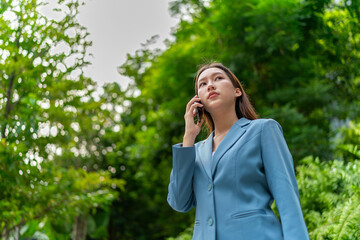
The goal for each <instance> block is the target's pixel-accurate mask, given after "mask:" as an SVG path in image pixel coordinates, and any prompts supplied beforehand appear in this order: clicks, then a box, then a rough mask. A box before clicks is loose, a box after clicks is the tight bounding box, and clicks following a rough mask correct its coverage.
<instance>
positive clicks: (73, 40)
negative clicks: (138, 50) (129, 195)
mask: <svg viewBox="0 0 360 240" xmlns="http://www.w3.org/2000/svg"><path fill="white" fill-rule="evenodd" d="M81 4H82V3H81V2H80V1H77V0H74V1H72V0H68V1H64V0H59V1H58V3H57V9H55V10H56V11H57V12H59V13H61V19H60V20H57V21H56V20H54V19H51V18H49V17H46V16H44V15H42V14H40V13H39V8H40V7H41V6H44V5H46V3H45V2H40V1H37V0H20V1H12V0H5V1H2V2H1V10H0V12H1V17H0V35H1V36H0V39H1V40H0V56H1V58H0V76H1V82H0V83H1V85H0V86H1V92H0V111H1V112H0V113H1V116H2V117H1V121H0V124H1V129H0V136H1V141H0V165H1V168H0V182H1V183H0V187H1V189H2V190H1V193H0V229H1V232H2V238H3V239H8V238H9V237H11V236H13V237H15V238H17V237H18V236H19V235H20V234H22V235H23V236H25V237H26V236H28V237H31V236H32V235H33V234H35V233H36V232H37V231H44V232H45V233H46V234H47V235H48V237H50V238H52V239H67V238H68V236H69V235H71V229H72V227H71V225H70V227H69V226H68V225H69V223H74V222H75V224H74V239H85V236H86V234H87V232H88V231H86V227H81V224H79V223H81V222H82V223H84V222H85V225H87V224H86V221H87V219H88V218H89V217H91V215H93V216H95V213H96V210H100V209H104V210H105V211H106V210H107V211H108V208H107V206H108V205H109V204H110V203H111V201H113V200H114V199H115V198H116V196H117V194H118V193H117V192H116V191H115V189H113V188H116V187H118V188H122V187H123V185H124V182H123V181H122V180H117V179H111V172H110V171H103V170H101V169H98V168H97V167H96V164H98V165H99V163H98V162H99V159H100V160H101V156H102V155H104V153H102V152H99V150H100V151H102V150H103V149H101V147H99V146H96V142H97V138H96V137H97V136H101V133H102V131H101V129H98V128H97V127H94V125H98V123H99V122H101V121H103V120H104V119H103V118H102V119H99V120H97V119H94V116H95V117H96V116H101V108H100V106H101V105H102V103H103V102H100V101H98V100H96V95H95V87H96V85H95V83H94V82H92V81H91V79H89V78H86V77H85V76H84V75H83V72H82V68H83V67H84V66H86V65H88V64H89V62H88V61H87V60H86V57H87V55H86V50H87V48H88V47H89V46H90V45H91V42H90V41H89V40H88V39H87V36H88V35H89V33H88V32H87V31H86V29H85V28H84V27H82V26H81V25H79V23H78V22H77V20H76V15H77V14H78V8H79V6H81ZM98 130H99V131H98ZM99 148H100V149H99ZM96 150H98V151H96ZM110 150H111V149H109V151H110ZM100 212H101V211H100ZM59 216H61V217H59ZM59 219H63V220H59ZM92 230H93V233H94V231H95V229H92ZM94 234H95V233H94Z"/></svg>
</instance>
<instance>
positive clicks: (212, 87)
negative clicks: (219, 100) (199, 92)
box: [207, 81, 215, 91]
mask: <svg viewBox="0 0 360 240" xmlns="http://www.w3.org/2000/svg"><path fill="white" fill-rule="evenodd" d="M207 87H208V91H211V90H212V89H215V86H214V84H213V82H212V81H209V83H208V86H207Z"/></svg>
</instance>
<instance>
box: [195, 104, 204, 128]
mask: <svg viewBox="0 0 360 240" xmlns="http://www.w3.org/2000/svg"><path fill="white" fill-rule="evenodd" d="M198 103H201V101H199V102H198ZM195 110H196V117H197V119H198V123H199V122H200V121H201V115H202V111H203V109H202V107H196V108H195Z"/></svg>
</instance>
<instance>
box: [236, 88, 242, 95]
mask: <svg viewBox="0 0 360 240" xmlns="http://www.w3.org/2000/svg"><path fill="white" fill-rule="evenodd" d="M241 95H242V92H241V90H240V88H235V97H240V96H241Z"/></svg>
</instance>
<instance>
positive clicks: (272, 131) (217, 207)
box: [167, 63, 309, 240]
mask: <svg viewBox="0 0 360 240" xmlns="http://www.w3.org/2000/svg"><path fill="white" fill-rule="evenodd" d="M195 91H196V94H197V95H196V96H195V97H193V98H192V99H191V100H190V101H189V103H188V104H187V106H186V113H185V116H184V118H185V134H184V137H183V143H182V144H176V145H173V148H172V149H173V169H172V172H171V176H170V184H169V193H168V198H167V200H168V203H169V205H170V206H171V207H172V208H173V209H175V210H176V211H179V212H187V211H189V210H190V209H192V208H193V207H194V206H196V216H195V224H194V233H193V239H203V240H212V239H217V240H231V239H248V240H265V239H266V240H272V239H274V240H280V239H284V240H289V239H292V240H293V239H299V240H305V239H309V236H308V232H307V228H306V225H305V222H304V219H303V215H302V211H301V206H300V202H299V193H298V186H297V182H296V178H295V173H294V166H293V160H292V156H291V154H290V152H289V150H288V147H287V145H286V142H285V139H284V137H283V134H282V129H281V126H280V125H279V124H278V123H277V122H276V121H275V120H272V119H257V115H256V113H255V111H254V109H253V107H252V106H251V104H250V102H249V100H248V98H247V96H246V94H245V91H244V89H243V88H242V86H241V84H240V82H239V80H238V79H237V78H236V77H235V75H234V74H233V73H232V72H231V71H230V70H229V69H228V68H226V67H225V66H223V65H222V64H219V63H213V64H208V65H205V66H203V67H202V68H200V69H199V71H198V72H197V75H196V81H195ZM200 101H201V102H200ZM196 108H203V113H202V116H201V121H199V122H197V123H195V122H194V117H195V115H196ZM204 122H205V123H206V125H207V127H208V129H209V132H211V133H210V135H209V137H208V138H207V139H205V140H204V141H201V142H198V143H196V144H194V142H195V138H196V136H197V135H198V134H199V132H200V130H201V126H202V124H203V123H204ZM274 200H275V202H276V206H277V208H278V210H279V214H280V220H281V223H280V221H279V220H278V218H277V217H276V215H275V214H274V213H273V211H272V210H271V208H270V207H271V205H272V203H273V201H274Z"/></svg>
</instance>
